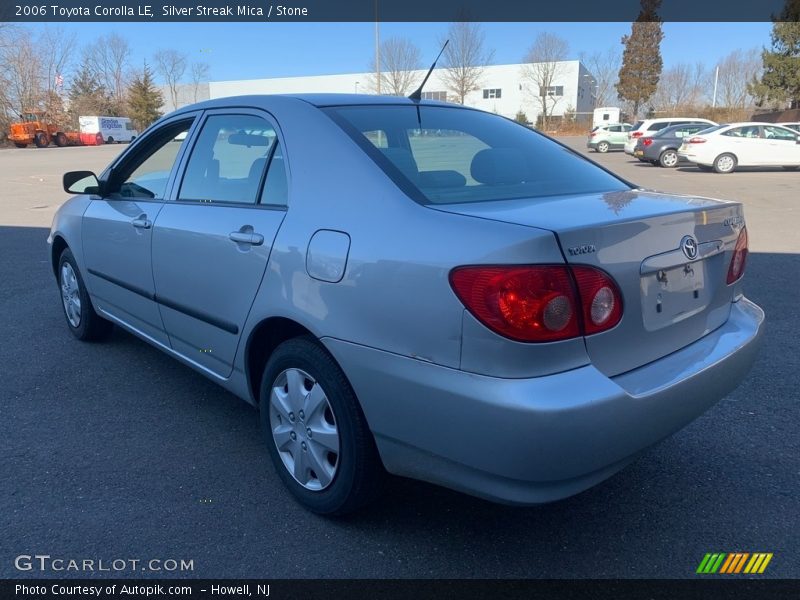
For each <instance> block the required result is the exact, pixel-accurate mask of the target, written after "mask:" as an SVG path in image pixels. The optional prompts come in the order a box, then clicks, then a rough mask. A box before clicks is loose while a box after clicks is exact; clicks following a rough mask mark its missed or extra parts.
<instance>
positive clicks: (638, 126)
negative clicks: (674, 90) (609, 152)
mask: <svg viewBox="0 0 800 600" xmlns="http://www.w3.org/2000/svg"><path fill="white" fill-rule="evenodd" d="M698 123H699V124H706V125H708V126H709V127H713V126H714V125H716V123H714V121H709V120H708V119H700V118H698V117H664V118H662V119H645V120H644V121H636V123H634V124H633V129H631V130H630V131H629V132H628V141H627V142H625V154H630V155H631V156H633V149H634V148H635V147H636V142H638V141H639V138H643V137H652V136H654V135H655V134H657V133H658V132H659V131H661V130H662V129H664V128H666V127H671V126H672V125H694V124H698ZM639 160H641V161H643V162H646V161H645V159H643V158H640V159H639Z"/></svg>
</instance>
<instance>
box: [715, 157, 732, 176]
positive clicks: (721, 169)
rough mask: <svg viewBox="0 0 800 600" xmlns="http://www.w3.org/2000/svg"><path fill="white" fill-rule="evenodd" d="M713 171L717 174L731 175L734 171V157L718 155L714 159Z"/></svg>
mask: <svg viewBox="0 0 800 600" xmlns="http://www.w3.org/2000/svg"><path fill="white" fill-rule="evenodd" d="M714 170H715V171H716V172H717V173H733V172H734V171H735V170H736V157H735V156H734V155H733V154H728V153H727V152H726V153H725V154H720V155H719V156H718V157H717V158H715V159H714Z"/></svg>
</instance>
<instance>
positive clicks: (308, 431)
mask: <svg viewBox="0 0 800 600" xmlns="http://www.w3.org/2000/svg"><path fill="white" fill-rule="evenodd" d="M64 184H65V188H66V189H67V191H69V192H71V193H75V194H77V195H76V196H74V197H72V198H71V199H70V200H68V201H67V202H66V203H65V204H64V205H63V206H62V207H61V209H60V210H59V211H58V213H57V215H56V217H55V220H54V222H53V226H52V231H51V234H50V237H49V242H50V244H51V252H52V263H53V269H54V272H55V274H56V277H57V280H58V283H59V286H60V291H61V296H62V299H63V307H64V311H65V315H66V319H67V324H68V326H69V328H70V330H71V331H72V333H73V334H74V335H75V336H77V337H78V338H80V339H84V340H89V339H96V338H99V337H102V336H103V335H104V334H106V333H107V332H108V331H109V329H110V327H111V326H112V324H116V325H119V326H121V327H123V328H125V329H127V330H128V331H131V332H133V333H134V334H136V335H138V336H139V337H141V338H143V339H145V340H147V341H148V342H150V343H151V344H153V345H155V346H157V347H159V348H161V349H162V350H163V351H164V352H166V353H167V354H170V355H171V356H174V357H176V358H178V359H179V360H181V361H183V362H185V363H186V364H188V365H190V366H192V367H193V368H195V369H197V370H198V371H200V372H201V373H203V374H204V375H206V376H208V377H209V378H211V379H213V380H215V381H217V382H219V383H220V384H221V385H223V386H224V387H225V388H227V389H229V390H231V391H232V392H233V393H234V394H236V395H238V396H240V397H241V398H243V399H245V400H247V401H248V402H251V403H253V404H255V405H258V406H259V407H260V414H261V421H262V424H263V428H264V432H265V435H266V438H267V446H268V447H269V451H270V454H271V455H272V459H273V461H274V462H275V465H276V468H277V470H278V472H279V473H280V476H281V478H282V479H283V481H284V482H285V484H286V485H287V486H288V488H289V489H290V490H291V492H292V493H293V494H294V496H295V497H296V498H297V499H298V500H299V501H300V502H301V503H302V504H304V505H305V506H306V507H308V508H309V509H311V510H313V511H316V512H320V513H328V514H331V513H336V514H341V513H345V512H348V511H352V510H354V509H355V508H357V507H359V506H361V505H362V504H363V503H364V502H365V501H366V500H368V499H369V498H370V497H371V496H372V495H373V494H374V492H375V490H376V489H378V487H379V486H378V484H379V481H380V478H381V477H382V475H383V474H384V472H385V471H388V472H390V473H395V474H399V475H404V476H409V477H415V478H419V479H424V480H427V481H431V482H435V483H437V484H441V485H444V486H448V487H451V488H454V489H457V490H462V491H464V492H468V493H470V494H475V495H478V496H482V497H484V498H489V499H493V500H498V501H503V502H509V503H516V504H529V503H538V502H546V501H551V500H556V499H559V498H563V497H565V496H569V495H571V494H575V493H577V492H580V491H582V490H584V489H586V488H588V487H590V486H592V485H594V484H596V483H598V482H600V481H602V480H604V479H606V478H607V477H609V476H610V475H611V474H613V473H614V472H616V471H618V470H619V469H621V468H622V467H623V466H625V465H626V464H627V463H629V462H630V461H631V460H633V459H634V457H636V456H637V454H639V453H640V452H641V451H643V450H644V449H646V448H648V447H649V446H651V445H652V444H654V443H655V442H657V441H659V440H661V439H662V438H664V437H665V436H667V435H669V434H671V433H673V432H675V431H676V430H678V429H680V428H681V427H683V426H684V425H686V424H687V423H689V422H690V421H692V420H693V419H694V418H695V417H697V416H698V415H700V414H701V413H702V412H703V411H705V410H706V409H707V408H709V407H710V406H711V405H712V404H714V403H715V402H716V401H717V400H719V399H720V398H721V397H723V396H724V395H725V394H727V393H728V392H730V391H731V390H732V389H733V388H734V387H735V386H736V385H737V384H738V383H739V382H740V381H741V379H742V378H743V377H744V376H745V374H746V373H747V371H748V369H749V368H750V366H751V364H752V363H753V360H754V358H755V354H756V347H757V341H758V339H759V335H760V331H761V326H762V323H763V320H764V315H763V313H762V311H761V309H759V308H758V307H757V306H756V305H754V304H753V303H751V302H750V301H748V300H747V299H746V298H744V297H743V296H742V292H741V288H740V285H741V284H740V281H741V277H742V274H743V271H744V268H745V260H746V258H747V232H746V229H745V226H744V219H743V216H742V207H741V205H739V204H737V203H731V202H722V201H717V200H710V199H706V198H696V197H687V196H672V195H665V194H659V193H653V192H647V191H643V190H640V189H636V188H635V187H633V186H632V185H631V184H629V183H626V182H625V181H622V180H620V179H619V178H617V177H616V176H614V175H613V174H611V173H609V172H607V171H605V170H603V169H602V168H600V167H598V166H597V165H595V164H594V163H592V162H591V161H589V160H587V159H584V158H582V157H581V156H580V155H578V154H576V153H574V152H572V151H571V150H568V149H566V148H565V147H563V146H561V145H560V144H558V143H556V142H554V141H552V140H550V139H549V138H547V137H545V136H543V135H541V134H538V133H536V132H534V131H531V130H530V129H528V128H526V127H523V126H521V125H518V124H516V123H513V122H512V121H509V120H507V119H504V118H502V117H499V116H496V115H492V114H488V113H484V112H480V111H477V110H472V109H468V108H464V107H460V106H452V105H446V104H440V103H435V102H428V101H421V102H415V101H413V100H409V99H403V98H386V97H381V98H378V97H365V96H336V95H316V96H299V97H286V96H252V97H239V98H227V99H223V100H215V101H210V102H206V103H202V104H197V105H194V106H189V107H187V108H184V109H181V110H179V111H177V112H175V113H172V114H171V115H169V116H167V117H165V118H163V119H162V120H160V121H159V122H158V123H156V124H155V125H153V126H152V127H151V128H150V129H149V130H148V131H147V132H146V133H145V134H144V135H143V136H141V137H140V138H139V139H137V140H136V141H135V142H134V143H133V144H132V145H131V146H130V147H129V148H128V149H127V150H126V151H125V152H123V153H122V155H121V156H120V157H119V158H117V159H116V160H115V161H114V162H113V163H112V164H111V166H109V167H108V168H107V169H106V170H105V171H104V172H103V173H102V174H101V175H100V176H99V177H95V176H94V175H93V174H91V173H89V172H85V171H84V172H77V173H68V174H66V175H65V176H64ZM686 485H687V486H689V485H691V483H690V482H688V481H687V482H686Z"/></svg>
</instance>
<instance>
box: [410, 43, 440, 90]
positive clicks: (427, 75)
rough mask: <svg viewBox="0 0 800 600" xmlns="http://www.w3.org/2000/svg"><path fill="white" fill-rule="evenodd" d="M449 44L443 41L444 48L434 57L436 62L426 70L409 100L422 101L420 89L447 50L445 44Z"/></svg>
mask: <svg viewBox="0 0 800 600" xmlns="http://www.w3.org/2000/svg"><path fill="white" fill-rule="evenodd" d="M449 43H450V40H446V41H445V43H444V46H442V49H441V50H439V55H438V56H437V57H436V60H435V61H433V64H432V65H431V68H430V69H428V73H427V74H426V75H425V79H423V80H422V83H421V84H420V85H419V87H418V88H417V89H416V90H415V91H414V92H413V93H412V94H411V95H410V96H409V98H411V99H412V100H413V101H414V102H419V101H420V100H422V88H424V87H425V84H426V83H428V77H430V76H431V73H433V69H434V68H436V63H437V62H439V59H440V58H441V56H442V52H444V49H445V48H447V44H449Z"/></svg>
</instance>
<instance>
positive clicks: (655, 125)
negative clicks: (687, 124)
mask: <svg viewBox="0 0 800 600" xmlns="http://www.w3.org/2000/svg"><path fill="white" fill-rule="evenodd" d="M670 125H678V123H666V122H661V123H650V126H649V127H648V128H647V131H661V130H662V129H664V128H665V127H669V126H670Z"/></svg>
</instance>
